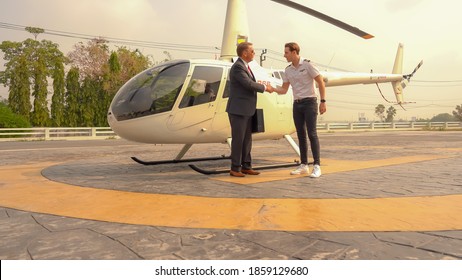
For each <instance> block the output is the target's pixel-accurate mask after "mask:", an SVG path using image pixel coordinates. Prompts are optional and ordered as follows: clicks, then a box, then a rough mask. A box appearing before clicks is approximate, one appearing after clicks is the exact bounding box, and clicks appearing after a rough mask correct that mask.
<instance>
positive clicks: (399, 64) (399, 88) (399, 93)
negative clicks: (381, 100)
mask: <svg viewBox="0 0 462 280" xmlns="http://www.w3.org/2000/svg"><path fill="white" fill-rule="evenodd" d="M392 73H393V74H403V44H399V45H398V51H397V52H396V57H395V64H394V65H393V72H392ZM404 81H405V79H403V80H401V81H397V82H392V83H391V84H392V86H393V91H394V92H395V97H396V102H398V104H401V103H403V89H404V88H405V87H406V85H404V87H403V85H402V83H403V82H404Z"/></svg>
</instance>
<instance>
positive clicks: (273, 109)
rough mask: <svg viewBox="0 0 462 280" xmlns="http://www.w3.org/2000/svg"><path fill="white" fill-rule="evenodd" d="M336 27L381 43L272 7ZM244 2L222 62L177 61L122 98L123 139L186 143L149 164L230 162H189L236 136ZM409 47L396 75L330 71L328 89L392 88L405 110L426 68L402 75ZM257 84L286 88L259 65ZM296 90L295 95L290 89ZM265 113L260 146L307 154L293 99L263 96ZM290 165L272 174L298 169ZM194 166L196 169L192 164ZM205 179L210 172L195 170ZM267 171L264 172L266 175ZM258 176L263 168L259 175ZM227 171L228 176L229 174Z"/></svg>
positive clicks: (227, 33) (231, 9)
mask: <svg viewBox="0 0 462 280" xmlns="http://www.w3.org/2000/svg"><path fill="white" fill-rule="evenodd" d="M272 1H274V2H277V3H280V4H283V5H286V6H289V7H291V8H295V9H297V10H299V11H302V12H304V13H307V14H310V15H312V16H315V17H317V18H319V19H322V20H324V21H327V22H329V23H331V24H334V25H336V26H338V27H340V28H342V29H345V30H347V31H349V32H351V33H353V34H355V35H358V36H360V37H362V38H364V39H369V38H372V37H373V36H372V35H370V34H368V33H366V32H364V31H361V30H359V29H358V28H356V27H353V26H350V25H348V24H346V23H343V22H341V21H339V20H336V19H333V18H331V17H329V16H327V15H324V14H322V13H319V12H317V11H314V10H312V9H309V8H307V7H304V6H302V5H300V4H297V3H294V2H291V1H287V0H272ZM248 30H249V29H248V23H247V17H246V9H245V3H244V0H228V7H227V13H226V21H225V28H224V34H223V41H222V47H221V56H220V59H219V60H205V59H188V60H173V61H169V62H166V63H163V64H160V65H156V66H154V67H153V68H150V69H148V70H145V71H143V72H142V73H139V74H138V75H136V76H135V77H133V78H132V79H130V80H129V81H128V82H127V83H126V84H125V85H124V86H123V87H122V88H121V89H120V90H119V91H118V92H117V94H116V96H115V97H114V99H113V101H112V103H111V106H110V108H109V111H108V122H109V125H110V126H111V128H112V129H113V131H114V132H115V133H117V134H118V135H119V136H120V137H122V138H125V139H127V140H131V141H136V142H142V143H151V144H184V146H183V148H182V149H181V151H179V153H178V155H177V156H176V157H175V158H174V159H172V160H166V161H143V160H140V159H138V158H136V157H132V159H133V160H135V161H136V162H138V163H141V164H145V165H155V164H162V163H177V162H191V161H201V160H218V159H225V158H228V157H225V156H220V157H208V158H195V159H183V157H184V155H185V154H186V152H187V151H188V150H189V149H190V148H191V146H192V145H193V144H195V143H228V145H230V144H231V140H232V139H231V138H230V137H231V129H230V124H229V119H228V114H227V113H226V111H225V109H226V104H227V102H228V96H229V83H228V79H229V76H228V73H229V70H230V68H231V66H232V63H233V61H234V60H235V59H236V54H235V53H236V46H237V44H238V43H240V42H242V41H246V40H247V39H248V34H249V32H248ZM402 62H403V46H402V45H401V44H400V45H399V47H398V51H397V54H396V58H395V63H394V67H393V71H392V73H391V74H379V73H349V72H323V71H321V72H320V73H321V75H322V76H323V78H324V82H325V84H326V87H331V86H343V85H353V84H378V83H391V85H392V87H393V91H394V93H395V96H396V101H397V104H399V105H402V104H404V101H403V89H404V87H405V86H406V85H407V83H408V82H409V81H410V79H411V77H412V76H413V75H414V73H415V72H416V71H417V69H418V68H419V67H420V66H421V65H422V62H420V63H419V65H418V66H417V67H416V68H415V69H414V71H413V72H412V73H411V74H409V75H403V74H402ZM250 67H251V69H252V72H253V73H254V75H255V78H256V80H257V81H258V82H259V83H262V84H271V85H273V86H280V85H282V80H281V79H280V78H278V77H280V76H279V75H280V74H282V71H277V70H268V69H264V68H262V67H260V65H259V64H258V63H256V62H251V63H250ZM289 91H290V89H289ZM257 100H258V101H257V109H260V110H259V111H260V112H263V120H260V123H259V124H258V125H259V126H260V129H259V132H260V133H255V134H254V135H253V139H254V140H264V139H281V138H285V139H286V140H287V141H288V142H289V144H290V146H291V147H292V148H293V149H294V151H295V152H296V153H297V154H300V151H299V148H298V146H297V144H296V143H295V141H294V140H293V139H292V137H291V136H290V135H291V134H293V133H294V132H295V126H294V124H293V121H292V103H293V95H292V94H291V93H290V92H289V93H288V94H285V95H278V94H275V93H274V94H269V93H258V98H257ZM291 165H295V164H289V165H287V164H285V165H277V166H268V168H271V167H281V166H291ZM190 166H191V165H190ZM191 167H192V168H193V169H195V170H196V171H199V172H202V173H205V174H214V173H218V172H209V171H205V170H201V169H199V168H197V167H195V166H193V165H192V166H191ZM264 168H266V167H261V168H260V169H264ZM255 169H257V168H255ZM223 172H226V171H223Z"/></svg>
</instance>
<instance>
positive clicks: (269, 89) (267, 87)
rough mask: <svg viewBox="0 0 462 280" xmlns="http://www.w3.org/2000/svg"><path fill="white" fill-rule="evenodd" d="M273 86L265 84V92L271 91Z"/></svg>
mask: <svg viewBox="0 0 462 280" xmlns="http://www.w3.org/2000/svg"><path fill="white" fill-rule="evenodd" d="M274 90H275V88H273V87H272V86H271V85H270V84H269V83H268V84H267V85H266V90H265V91H266V92H269V93H273V92H274Z"/></svg>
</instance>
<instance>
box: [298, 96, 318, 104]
mask: <svg viewBox="0 0 462 280" xmlns="http://www.w3.org/2000/svg"><path fill="white" fill-rule="evenodd" d="M308 100H316V97H305V98H300V99H294V103H301V102H303V101H308Z"/></svg>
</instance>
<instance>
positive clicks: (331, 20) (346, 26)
mask: <svg viewBox="0 0 462 280" xmlns="http://www.w3.org/2000/svg"><path fill="white" fill-rule="evenodd" d="M271 1H273V2H276V3H279V4H282V5H284V6H288V7H291V8H293V9H296V10H299V11H300V12H303V13H305V14H309V15H311V16H314V17H316V18H319V19H320V20H323V21H325V22H328V23H330V24H333V25H335V26H337V27H339V28H341V29H344V30H346V31H348V32H350V33H353V34H355V35H357V36H359V37H361V38H363V39H371V38H374V36H373V35H371V34H369V33H367V32H364V31H362V30H360V29H358V28H357V27H354V26H351V25H349V24H347V23H345V22H343V21H340V20H338V19H335V18H332V17H330V16H328V15H325V14H323V13H320V12H318V11H315V10H313V9H310V8H308V7H305V6H303V5H300V4H298V3H294V2H292V1H289V0H271Z"/></svg>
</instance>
